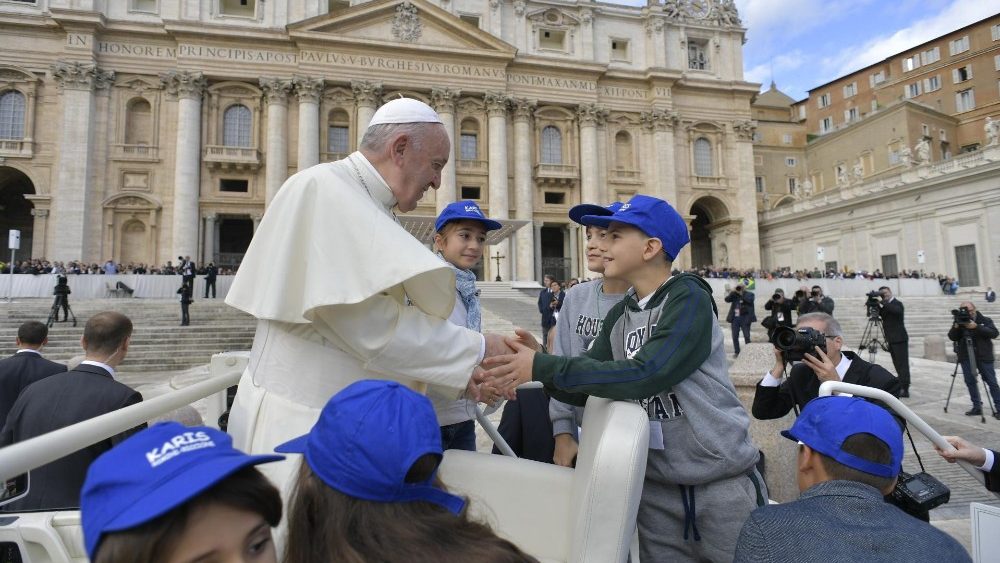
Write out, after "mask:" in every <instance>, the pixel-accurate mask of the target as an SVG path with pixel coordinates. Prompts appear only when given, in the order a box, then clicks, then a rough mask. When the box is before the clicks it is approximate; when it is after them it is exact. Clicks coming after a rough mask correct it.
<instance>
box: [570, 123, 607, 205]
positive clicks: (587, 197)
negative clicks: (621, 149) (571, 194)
mask: <svg viewBox="0 0 1000 563" xmlns="http://www.w3.org/2000/svg"><path fill="white" fill-rule="evenodd" d="M576 115H577V118H579V120H580V199H581V200H582V202H583V203H596V204H598V205H600V204H603V203H604V202H603V201H602V198H601V195H600V193H599V190H600V188H599V187H598V180H599V178H598V176H599V175H600V171H599V164H598V155H597V123H598V121H603V120H604V119H606V118H607V115H608V110H606V109H604V108H602V107H600V106H598V105H596V104H581V105H580V106H579V107H577V109H576Z"/></svg>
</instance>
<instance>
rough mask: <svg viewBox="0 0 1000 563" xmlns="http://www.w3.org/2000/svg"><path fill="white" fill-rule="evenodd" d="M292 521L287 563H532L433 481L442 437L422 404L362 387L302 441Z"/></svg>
mask: <svg viewBox="0 0 1000 563" xmlns="http://www.w3.org/2000/svg"><path fill="white" fill-rule="evenodd" d="M276 450H277V451H279V452H283V453H299V454H303V460H302V465H301V467H300V470H299V474H298V480H297V482H296V485H295V490H294V492H293V493H292V498H291V502H290V508H289V515H288V540H287V549H286V552H285V561H286V562H287V563H315V562H316V561H338V562H344V563H367V562H374V561H378V562H379V563H423V562H426V563H432V562H433V563H465V562H470V561H475V562H477V563H480V562H485V563H508V562H509V563H529V562H534V563H537V561H536V560H535V559H534V558H532V557H531V556H529V555H525V554H524V553H522V552H521V550H519V549H518V548H517V547H516V546H515V545H514V544H512V543H510V542H509V541H506V540H503V539H500V538H498V537H497V536H496V535H495V534H494V533H493V531H492V530H490V528H489V527H488V526H485V525H483V524H480V523H478V522H474V521H472V520H470V519H469V518H468V517H467V515H466V500H465V499H464V498H462V497H460V496H457V495H453V494H451V493H449V492H448V491H447V490H445V488H444V486H443V485H442V484H441V482H440V481H439V480H438V479H437V477H436V474H437V468H438V464H439V463H440V462H441V458H442V452H443V451H442V449H441V432H440V430H439V428H438V425H437V419H436V417H435V416H434V409H433V407H432V406H431V403H430V401H429V400H428V399H427V397H424V396H423V395H420V394H418V393H415V392H414V391H411V390H410V389H407V388H406V387H404V386H402V385H400V384H399V383H396V382H394V381H379V380H370V379H369V380H362V381H358V382H356V383H353V384H351V385H349V386H348V387H346V388H344V389H343V390H342V391H340V392H339V393H337V394H336V395H334V396H333V398H332V399H330V401H329V402H328V403H327V404H326V406H325V407H324V408H323V411H322V412H321V413H320V416H319V420H318V421H317V422H316V424H315V426H313V427H312V430H310V431H309V433H308V434H306V435H304V436H300V437H298V438H295V439H293V440H291V441H289V442H286V443H284V444H282V445H280V446H278V447H277V448H276Z"/></svg>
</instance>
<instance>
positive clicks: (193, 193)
mask: <svg viewBox="0 0 1000 563" xmlns="http://www.w3.org/2000/svg"><path fill="white" fill-rule="evenodd" d="M160 80H161V81H162V82H163V85H164V87H165V88H166V90H167V93H168V94H171V95H173V96H176V97H177V144H176V149H175V151H174V209H173V222H172V232H171V240H172V248H171V251H170V255H171V256H196V255H197V254H198V218H199V217H200V215H199V214H198V195H199V188H200V184H201V97H202V94H204V92H205V88H206V87H207V86H208V81H207V80H205V77H204V76H202V74H201V73H200V72H188V71H170V72H167V73H164V74H161V75H160Z"/></svg>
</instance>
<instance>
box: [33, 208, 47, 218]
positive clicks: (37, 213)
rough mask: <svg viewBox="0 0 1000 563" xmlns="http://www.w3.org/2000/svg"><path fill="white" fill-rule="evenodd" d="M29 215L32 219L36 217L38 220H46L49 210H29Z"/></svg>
mask: <svg viewBox="0 0 1000 563" xmlns="http://www.w3.org/2000/svg"><path fill="white" fill-rule="evenodd" d="M31 215H32V216H33V217H38V218H39V219H44V218H46V217H48V216H49V210H48V209H32V210H31Z"/></svg>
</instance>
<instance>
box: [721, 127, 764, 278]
mask: <svg viewBox="0 0 1000 563" xmlns="http://www.w3.org/2000/svg"><path fill="white" fill-rule="evenodd" d="M756 130H757V122H756V121H736V122H734V123H733V136H734V137H735V143H734V144H735V145H736V150H735V159H736V161H737V162H736V164H735V166H730V168H729V174H728V176H729V177H730V178H731V179H732V181H733V182H735V183H736V186H735V188H736V189H735V193H736V202H737V205H738V206H739V209H738V210H737V214H738V215H739V217H740V218H741V219H742V220H743V221H742V224H741V227H742V228H741V229H740V235H739V248H730V249H729V253H730V255H732V254H734V253H736V252H739V257H738V258H737V259H736V261H735V262H736V263H735V265H736V266H737V267H739V268H750V267H753V268H759V267H760V266H761V263H760V235H759V233H758V230H757V205H756V202H757V200H756V193H757V187H756V185H755V182H754V177H753V134H754V131H756ZM730 189H732V188H730Z"/></svg>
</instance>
